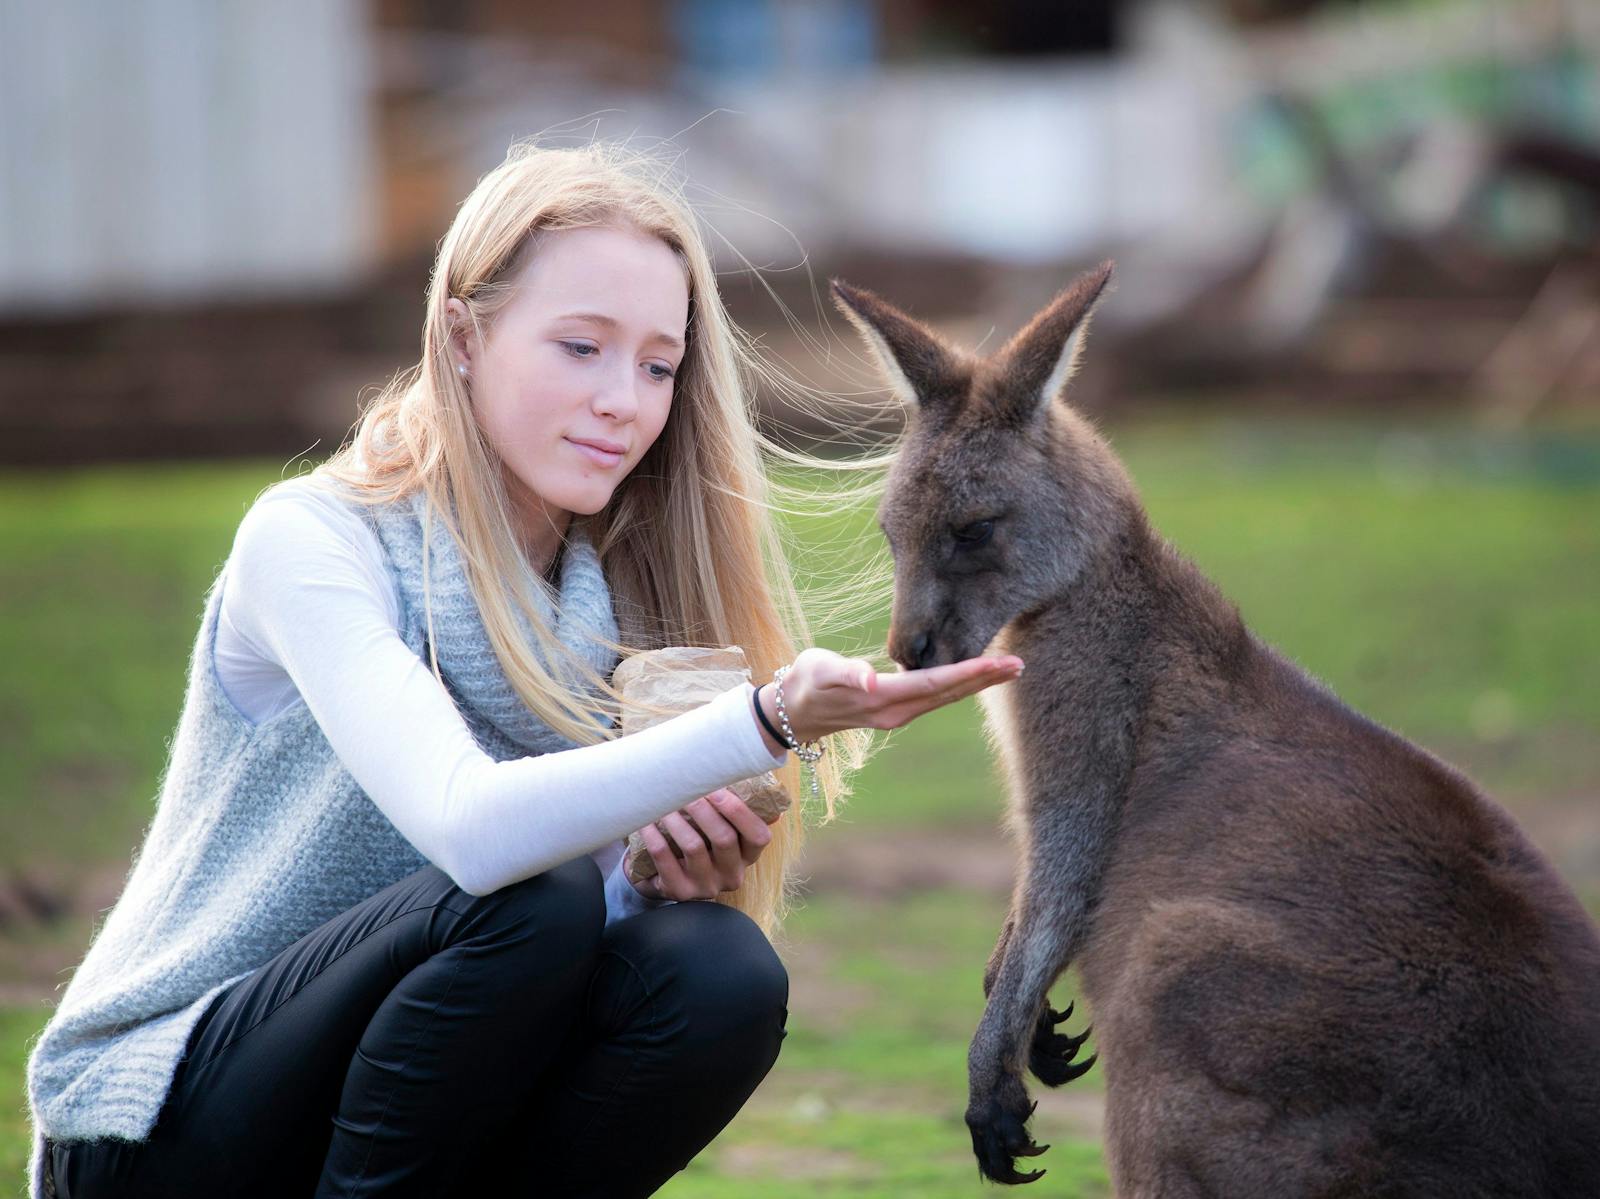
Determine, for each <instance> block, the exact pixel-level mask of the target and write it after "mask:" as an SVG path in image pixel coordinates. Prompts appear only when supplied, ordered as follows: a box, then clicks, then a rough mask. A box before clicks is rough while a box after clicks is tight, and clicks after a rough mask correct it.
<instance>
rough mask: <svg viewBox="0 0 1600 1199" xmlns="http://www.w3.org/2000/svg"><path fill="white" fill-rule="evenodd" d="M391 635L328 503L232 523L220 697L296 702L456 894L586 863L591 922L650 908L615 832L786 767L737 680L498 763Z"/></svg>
mask: <svg viewBox="0 0 1600 1199" xmlns="http://www.w3.org/2000/svg"><path fill="white" fill-rule="evenodd" d="M399 626H400V598H399V594H398V591H397V589H396V586H395V583H394V580H393V578H392V576H391V575H390V573H389V570H388V568H387V566H386V565H385V563H384V560H383V556H382V551H381V549H380V547H379V544H378V540H377V537H376V536H375V535H374V534H373V532H372V530H371V529H370V528H369V527H368V526H367V525H366V524H365V523H364V522H363V521H362V520H361V518H360V517H359V516H358V515H357V514H356V513H354V512H352V511H351V510H350V509H349V508H347V507H346V506H345V505H344V504H343V503H342V502H341V501H340V500H338V499H337V498H336V497H335V496H333V495H331V494H329V493H328V492H327V491H325V490H324V489H323V488H322V487H320V486H318V485H317V484H316V483H315V482H314V481H313V480H311V479H309V478H307V479H304V480H295V481H294V482H293V483H291V484H287V485H283V486H280V487H277V488H275V489H274V490H273V491H272V492H270V493H268V494H267V495H266V496H264V497H262V499H261V500H259V501H258V502H257V503H256V504H255V505H254V506H253V507H252V508H251V509H250V510H249V512H247V513H246V515H245V517H244V519H243V520H242V521H241V522H240V525H239V529H238V532H237V534H236V536H235V539H234V545H233V554H232V557H231V558H230V560H229V567H228V572H227V577H226V579H225V580H224V583H223V594H222V600H221V607H220V609H219V612H218V618H217V634H216V663H215V665H216V671H217V678H218V681H219V682H220V683H221V685H222V688H223V690H224V692H225V693H226V694H227V696H228V697H229V699H230V700H232V702H233V703H234V705H235V706H236V707H237V708H238V709H239V711H240V712H241V713H242V714H244V715H245V716H246V717H247V718H248V719H249V720H250V721H252V722H253V723H256V724H259V723H261V722H262V721H265V720H269V719H271V718H272V717H273V716H275V715H276V714H278V713H279V712H282V711H284V710H286V709H287V708H289V707H291V706H293V705H295V704H298V703H301V702H304V703H305V704H306V705H307V706H308V707H309V708H310V710H311V714H312V715H313V716H314V717H315V718H316V721H317V724H318V726H319V727H320V728H321V729H322V732H323V735H324V736H326V737H327V739H328V743H329V744H330V745H331V746H332V747H333V750H334V752H335V753H337V754H338V756H339V759H340V761H341V762H343V763H344V766H345V768H346V769H347V770H349V771H350V774H351V776H352V777H353V778H354V779H355V780H356V782H357V783H358V784H359V785H360V787H361V788H362V790H363V791H365V792H366V794H367V795H368V796H369V797H370V798H371V799H372V801H373V802H374V803H375V804H376V805H377V806H378V807H379V808H380V809H381V810H382V811H383V813H384V815H385V816H387V817H388V818H389V820H390V821H391V822H392V823H393V824H394V826H395V827H396V828H397V829H399V830H400V832H401V833H402V834H403V835H404V836H405V837H406V839H407V840H408V841H410V842H411V844H412V845H413V846H415V847H416V849H417V850H418V852H420V853H421V854H423V855H424V856H425V857H427V858H428V859H429V860H430V861H432V862H434V863H435V864H436V865H438V866H439V867H440V868H441V869H442V870H444V871H445V872H446V873H447V874H448V875H450V877H451V879H452V880H453V881H454V882H455V883H456V884H457V885H458V886H460V887H461V888H462V889H463V890H465V891H468V892H470V893H472V894H475V895H484V894H488V893H489V892H491V891H494V890H496V889H498V888H500V887H502V886H505V885H506V884H508V883H512V882H515V881H517V880H519V879H523V878H527V877H529V876H531V875H534V874H538V873H541V872H542V871H544V870H548V869H549V868H550V867H552V866H555V865H557V864H559V863H561V862H564V861H567V860H569V859H571V858H574V857H577V856H578V855H580V854H584V853H587V854H590V855H591V856H592V857H593V858H594V860H595V861H596V863H597V864H598V865H599V866H600V869H601V873H602V875H603V876H604V877H605V879H606V922H607V923H608V924H609V923H611V922H612V921H613V920H618V919H622V918H624V917H626V916H629V915H633V914H634V913H636V912H639V911H641V910H644V909H645V908H648V907H652V906H655V904H654V903H653V902H652V901H651V900H647V899H645V898H644V897H643V896H641V895H640V894H639V893H638V891H636V890H635V889H634V887H633V885H632V884H631V883H629V882H628V881H627V879H626V877H625V876H624V874H623V871H622V857H623V846H624V838H626V836H627V835H628V833H630V832H632V831H633V830H634V829H637V828H641V827H643V826H644V825H646V824H649V823H651V822H652V821H654V820H657V819H659V818H660V817H662V816H664V815H666V814H667V813H668V812H671V811H674V810H675V809H677V808H679V807H681V806H683V805H684V804H686V803H688V802H690V801H691V800H693V799H696V798H698V797H699V796H702V795H706V794H709V793H710V792H712V791H714V790H716V789H717V788H718V787H723V786H726V785H728V784H729V783H732V782H735V781H737V780H739V779H742V778H749V777H751V776H752V775H756V774H760V773H761V772H762V771H765V770H770V769H773V768H774V767H776V766H780V765H782V764H783V762H784V761H785V760H786V759H787V756H788V755H787V753H780V754H778V755H777V756H774V755H773V754H772V752H771V751H770V750H769V749H768V748H767V744H766V741H765V739H764V738H763V736H762V734H761V730H760V727H759V726H758V725H757V723H756V719H755V715H754V712H753V709H752V706H751V701H750V693H751V691H752V687H751V685H750V684H748V683H745V684H742V685H741V686H739V687H735V688H732V689H730V690H728V691H726V692H724V693H722V694H721V695H719V696H717V697H716V698H715V699H713V700H712V701H711V702H709V703H707V704H705V705H703V706H702V707H699V708H696V709H694V710H693V711H690V712H686V713H683V714H682V715H680V716H677V717H674V718H673V719H671V720H667V721H663V722H662V723H660V724H658V725H655V726H654V727H652V728H649V729H645V730H643V731H642V732H639V733H635V734H633V735H631V736H628V737H623V738H619V739H617V740H613V741H607V742H602V743H600V744H597V745H587V746H581V747H579V748H575V749H569V750H564V751H561V752H558V753H549V754H542V755H539V756H536V757H526V758H514V759H511V760H509V761H505V762H497V761H495V760H494V759H493V758H491V757H490V756H489V755H488V754H486V753H484V752H483V751H482V750H481V749H480V748H479V747H478V745H477V742H476V741H474V740H473V737H472V734H471V732H470V731H469V729H468V728H467V725H466V722H465V721H464V720H463V719H462V717H461V714H460V713H459V712H458V711H457V710H456V707H455V704H454V702H453V701H452V700H451V698H450V696H449V694H448V693H447V692H446V691H445V690H444V688H443V687H442V686H441V685H440V684H439V681H438V680H437V679H436V678H435V677H434V676H433V674H432V672H431V671H430V670H429V669H428V667H427V665H426V664H425V663H424V662H423V661H422V660H421V659H419V658H418V657H417V655H416V654H414V653H413V652H412V651H411V650H410V649H409V648H407V646H406V644H405V642H404V641H403V640H402V639H401V637H400V634H399V631H398V630H399Z"/></svg>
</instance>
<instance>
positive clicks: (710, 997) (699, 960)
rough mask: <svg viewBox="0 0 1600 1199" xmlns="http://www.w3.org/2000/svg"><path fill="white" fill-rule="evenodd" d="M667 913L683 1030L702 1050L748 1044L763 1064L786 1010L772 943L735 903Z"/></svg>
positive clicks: (780, 1033)
mask: <svg viewBox="0 0 1600 1199" xmlns="http://www.w3.org/2000/svg"><path fill="white" fill-rule="evenodd" d="M673 910H674V912H675V913H676V915H677V916H678V919H677V921H676V922H675V924H676V927H675V928H674V930H673V932H674V934H675V935H674V936H673V937H672V939H671V940H672V944H671V946H670V952H672V954H673V956H674V957H675V958H676V959H677V964H678V972H677V973H678V977H679V979H680V983H681V988H682V991H683V995H682V1002H683V1005H684V1010H685V1012H686V1014H688V1015H689V1016H690V1019H689V1026H690V1030H691V1034H690V1035H691V1036H692V1037H694V1038H695V1039H697V1040H700V1041H702V1042H704V1043H705V1044H707V1045H708V1046H710V1047H717V1048H724V1049H732V1048H733V1047H734V1046H736V1045H739V1044H745V1045H748V1046H749V1048H750V1052H752V1053H754V1054H755V1055H756V1056H767V1064H769V1065H770V1063H771V1061H772V1060H773V1059H775V1058H776V1057H777V1053H778V1046H779V1044H780V1043H781V1042H782V1040H783V1037H784V1025H785V1023H786V1022H787V1018H788V1014H789V1009H788V1004H789V973H788V971H787V970H785V969H784V965H783V962H782V960H781V959H780V958H779V957H778V953H777V951H776V950H775V949H773V947H772V943H771V942H770V941H768V940H767V938H766V935H765V934H764V933H762V931H761V929H760V927H759V926H757V924H756V922H755V921H753V920H751V919H750V917H749V916H746V915H745V914H744V913H743V912H741V911H739V910H738V909H737V908H731V907H727V906H725V905H723V904H717V903H683V904H678V905H676V906H675V908H674V909H673Z"/></svg>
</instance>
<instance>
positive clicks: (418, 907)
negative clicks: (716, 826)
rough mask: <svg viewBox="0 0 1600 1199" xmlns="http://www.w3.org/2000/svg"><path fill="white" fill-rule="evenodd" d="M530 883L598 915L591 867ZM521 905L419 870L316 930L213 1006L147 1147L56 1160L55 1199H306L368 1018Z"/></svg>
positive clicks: (107, 1146) (111, 1145)
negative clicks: (575, 898)
mask: <svg viewBox="0 0 1600 1199" xmlns="http://www.w3.org/2000/svg"><path fill="white" fill-rule="evenodd" d="M539 877H540V879H542V880H543V879H551V878H552V877H553V878H554V881H555V882H556V883H557V884H570V885H568V886H567V890H566V892H560V891H558V893H557V894H555V895H553V896H552V898H554V899H556V900H557V901H559V900H561V899H562V898H566V899H570V898H571V897H572V896H571V894H570V892H571V891H573V890H574V889H583V890H586V891H588V892H591V893H592V895H593V896H594V897H595V902H596V903H602V904H603V901H601V900H599V899H598V896H599V894H600V892H599V877H598V871H597V870H596V869H595V867H594V864H593V862H592V861H591V860H589V859H587V858H585V859H580V860H578V861H576V862H572V863H567V864H566V865H565V866H562V867H557V868H556V869H555V870H554V871H551V872H549V874H548V875H543V876H539ZM528 883H529V885H531V884H533V883H534V880H528ZM517 887H519V888H521V887H524V884H518V885H517ZM525 893H527V892H526V891H525V890H524V891H519V890H516V889H515V888H505V889H503V891H502V892H497V893H496V895H495V896H487V897H475V896H472V895H469V894H467V893H466V892H463V891H461V890H460V889H459V888H457V887H456V886H455V885H454V884H453V883H452V882H451V881H450V879H449V877H448V876H447V875H445V874H444V872H443V871H441V870H439V869H438V868H437V867H433V866H428V867H425V868H423V869H421V870H418V871H416V872H415V873H413V874H411V875H408V876H407V877H406V878H404V879H401V880H400V881H399V882H397V883H395V884H393V885H392V886H390V887H388V888H386V889H384V890H383V891H380V892H378V893H377V894H376V895H373V896H371V897H370V898H368V899H366V900H364V901H362V902H361V903H360V904H357V905H356V906H355V907H353V908H351V909H350V910H349V911H347V912H344V913H342V914H341V915H340V916H338V917H335V918H334V919H332V920H330V921H328V922H327V923H325V924H323V925H321V926H320V927H318V928H317V929H314V930H313V931H312V932H310V933H308V934H307V935H306V936H305V937H303V938H301V939H300V940H299V941H297V942H295V943H294V944H293V945H291V946H289V947H288V948H287V949H285V950H283V951H282V952H281V953H279V954H278V955H277V956H275V957H274V958H272V959H271V960H270V961H268V962H267V963H265V964H264V965H263V966H261V967H260V968H259V969H258V970H256V971H255V972H254V973H252V974H250V975H248V976H247V977H246V978H244V979H242V980H240V981H239V982H238V983H236V984H235V985H234V986H233V987H231V988H229V989H228V990H227V991H226V992H224V993H223V994H222V995H221V996H219V997H218V999H217V1000H216V1001H214V1003H213V1004H212V1007H211V1008H210V1010H209V1012H208V1015H207V1017H206V1018H205V1019H203V1020H202V1021H201V1022H200V1024H199V1025H197V1027H196V1030H195V1033H194V1035H193V1036H192V1038H191V1042H190V1049H189V1052H188V1054H187V1055H186V1057H185V1060H184V1061H182V1062H180V1063H179V1066H178V1072H177V1074H176V1076H175V1078H174V1082H173V1086H172V1090H171V1092H170V1093H169V1095H168V1098H167V1101H166V1104H165V1106H164V1107H163V1108H162V1112H161V1115H160V1117H159V1118H158V1120H157V1122H156V1126H155V1128H154V1129H153V1130H152V1133H151V1136H150V1138H149V1140H148V1141H146V1142H143V1143H141V1144H139V1145H121V1144H118V1143H115V1142H106V1143H101V1144H95V1145H71V1146H67V1147H66V1149H67V1150H68V1153H67V1154H66V1157H67V1160H66V1161H64V1162H63V1163H62V1164H63V1165H64V1166H65V1167H66V1170H65V1173H66V1176H67V1177H66V1181H68V1182H69V1183H70V1184H71V1186H72V1189H70V1190H68V1189H64V1190H63V1193H64V1194H66V1195H68V1196H76V1197H77V1199H97V1197H98V1196H101V1195H108V1194H116V1195H119V1196H122V1195H126V1196H130V1197H131V1196H135V1195H140V1194H151V1195H156V1194H161V1195H165V1194H183V1193H195V1194H199V1193H212V1194H222V1193H229V1194H261V1195H268V1194H284V1195H288V1194H294V1193H300V1194H310V1192H311V1189H312V1188H313V1186H314V1185H315V1184H316V1182H317V1179H318V1175H319V1173H320V1172H321V1170H322V1165H323V1160H324V1157H325V1155H326V1153H327V1151H328V1145H329V1141H330V1138H331V1136H332V1133H333V1127H332V1120H333V1117H334V1115H335V1113H336V1111H337V1110H338V1108H339V1105H340V1101H341V1094H342V1093H343V1090H344V1088H345V1084H346V1078H347V1074H349V1072H350V1070H351V1065H352V1060H353V1058H354V1056H355V1055H356V1054H357V1052H358V1050H359V1048H360V1046H361V1045H362V1038H363V1034H364V1033H366V1031H367V1029H368V1025H369V1022H370V1021H372V1019H373V1016H374V1013H376V1012H377V1011H378V1009H379V1008H380V1006H381V1005H383V1004H384V1002H385V1000H386V999H388V998H389V997H390V995H391V992H394V991H395V989H396V987H397V985H398V984H399V983H400V982H401V980H402V979H404V978H405V977H406V976H407V975H408V974H410V973H411V972H412V971H413V970H416V969H417V968H418V967H419V966H421V965H422V964H424V963H425V962H427V961H428V960H429V959H430V958H432V957H433V956H435V955H437V954H439V953H440V952H441V951H442V950H443V949H445V948H447V947H448V946H449V945H450V944H451V943H452V942H453V941H454V940H456V939H457V938H459V937H461V936H463V935H465V933H466V932H467V931H468V930H471V929H472V928H474V927H476V926H481V925H482V924H484V923H485V922H492V921H496V920H501V921H503V920H504V919H506V918H507V917H506V913H507V912H508V911H511V910H512V909H513V908H514V906H515V905H516V903H517V902H518V901H519V899H518V897H519V896H521V895H523V894H525ZM603 919H604V914H603V906H601V907H599V908H598V909H593V910H589V911H587V912H586V913H585V914H584V916H583V919H582V920H580V921H578V922H577V923H579V924H583V923H586V922H593V923H594V924H595V928H594V930H593V932H592V934H590V935H591V936H592V938H593V939H596V940H597V939H598V931H599V922H603ZM591 955H592V947H591ZM589 968H590V967H589V966H585V968H584V973H585V975H587V971H588V969H589ZM417 1015H418V1017H419V1018H422V1017H425V1016H426V1013H417ZM398 1056H399V1055H397V1058H398ZM375 1064H377V1065H379V1066H380V1067H387V1066H389V1065H393V1066H394V1067H395V1068H396V1069H397V1070H403V1069H404V1068H405V1067H406V1065H407V1063H406V1062H405V1061H402V1060H396V1061H394V1062H392V1063H388V1062H377V1063H375ZM58 1152H59V1151H58ZM102 1184H109V1185H108V1186H103V1185H102Z"/></svg>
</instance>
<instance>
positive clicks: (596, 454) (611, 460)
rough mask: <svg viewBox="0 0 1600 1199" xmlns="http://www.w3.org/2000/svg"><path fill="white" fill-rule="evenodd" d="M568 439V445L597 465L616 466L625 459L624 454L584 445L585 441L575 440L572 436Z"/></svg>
mask: <svg viewBox="0 0 1600 1199" xmlns="http://www.w3.org/2000/svg"><path fill="white" fill-rule="evenodd" d="M566 440H567V444H568V445H570V446H571V447H572V448H573V449H575V450H577V451H578V453H580V454H582V455H583V456H584V457H586V458H588V459H589V461H590V462H593V463H595V464H596V465H597V466H615V465H617V463H619V462H621V461H622V459H623V455H622V454H613V453H610V452H609V451H607V450H601V449H596V448H595V447H594V446H592V445H584V444H583V442H581V441H573V440H571V439H570V438H568V439H566Z"/></svg>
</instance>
